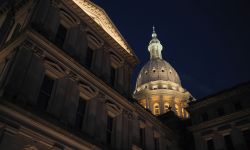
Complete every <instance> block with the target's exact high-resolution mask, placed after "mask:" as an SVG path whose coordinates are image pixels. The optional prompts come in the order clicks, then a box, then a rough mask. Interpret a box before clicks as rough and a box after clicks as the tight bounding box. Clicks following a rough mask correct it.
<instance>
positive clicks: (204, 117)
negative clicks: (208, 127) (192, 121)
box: [201, 112, 208, 121]
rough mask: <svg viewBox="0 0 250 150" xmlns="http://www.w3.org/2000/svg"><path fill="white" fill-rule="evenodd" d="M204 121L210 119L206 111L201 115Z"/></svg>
mask: <svg viewBox="0 0 250 150" xmlns="http://www.w3.org/2000/svg"><path fill="white" fill-rule="evenodd" d="M201 118H202V121H207V120H208V115H207V113H206V112H204V113H202V115H201Z"/></svg>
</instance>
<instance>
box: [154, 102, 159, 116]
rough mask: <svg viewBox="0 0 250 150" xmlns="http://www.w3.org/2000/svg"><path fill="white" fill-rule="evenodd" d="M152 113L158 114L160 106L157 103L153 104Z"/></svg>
mask: <svg viewBox="0 0 250 150" xmlns="http://www.w3.org/2000/svg"><path fill="white" fill-rule="evenodd" d="M154 114H155V115H159V114H160V107H159V104H158V103H155V104H154Z"/></svg>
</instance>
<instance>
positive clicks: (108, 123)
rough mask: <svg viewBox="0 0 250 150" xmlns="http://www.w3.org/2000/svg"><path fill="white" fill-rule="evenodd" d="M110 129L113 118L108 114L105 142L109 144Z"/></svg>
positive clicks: (110, 137)
mask: <svg viewBox="0 0 250 150" xmlns="http://www.w3.org/2000/svg"><path fill="white" fill-rule="evenodd" d="M112 129H113V118H112V117H110V116H108V117H107V131H106V141H107V144H111V139H112Z"/></svg>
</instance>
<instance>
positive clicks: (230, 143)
mask: <svg viewBox="0 0 250 150" xmlns="http://www.w3.org/2000/svg"><path fill="white" fill-rule="evenodd" d="M224 141H225V145H226V147H227V150H235V148H234V145H233V141H232V139H231V136H230V135H225V136H224Z"/></svg>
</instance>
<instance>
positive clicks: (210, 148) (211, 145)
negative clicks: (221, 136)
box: [207, 139, 215, 150]
mask: <svg viewBox="0 0 250 150" xmlns="http://www.w3.org/2000/svg"><path fill="white" fill-rule="evenodd" d="M207 149H208V150H215V148H214V141H213V139H210V140H207Z"/></svg>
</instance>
